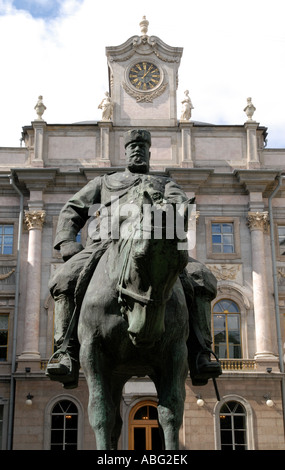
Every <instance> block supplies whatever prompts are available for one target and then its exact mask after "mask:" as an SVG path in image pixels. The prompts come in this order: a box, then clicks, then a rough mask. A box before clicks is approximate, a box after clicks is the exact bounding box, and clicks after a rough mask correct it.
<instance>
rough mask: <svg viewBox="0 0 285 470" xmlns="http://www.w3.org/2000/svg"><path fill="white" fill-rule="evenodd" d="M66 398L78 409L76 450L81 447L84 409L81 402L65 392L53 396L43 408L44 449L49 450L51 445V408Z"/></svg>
mask: <svg viewBox="0 0 285 470" xmlns="http://www.w3.org/2000/svg"><path fill="white" fill-rule="evenodd" d="M64 400H68V401H71V402H72V403H74V405H76V407H77V411H78V421H77V450H82V449H83V437H84V410H83V406H82V404H81V402H80V401H79V400H78V399H77V398H76V397H74V396H72V395H69V394H68V393H66V394H59V395H57V396H55V397H53V398H52V399H51V400H50V401H49V403H47V406H46V408H45V416H44V419H45V421H44V422H45V426H44V445H43V447H44V450H50V446H51V424H52V410H53V408H54V406H55V405H56V404H57V403H58V402H60V401H64Z"/></svg>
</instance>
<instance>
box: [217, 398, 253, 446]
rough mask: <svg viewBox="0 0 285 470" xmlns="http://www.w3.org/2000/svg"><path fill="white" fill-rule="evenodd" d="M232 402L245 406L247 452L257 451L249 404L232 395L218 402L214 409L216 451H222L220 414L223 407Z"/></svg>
mask: <svg viewBox="0 0 285 470" xmlns="http://www.w3.org/2000/svg"><path fill="white" fill-rule="evenodd" d="M230 401H235V402H237V403H239V404H240V405H242V406H243V408H244V409H245V413H246V416H245V422H246V440H247V450H255V442H254V432H253V431H254V430H253V411H252V408H251V406H250V404H249V403H248V401H247V400H245V399H244V398H243V397H241V396H239V395H236V394H231V395H225V396H224V397H222V398H221V400H220V401H218V402H217V403H216V405H215V407H214V436H215V449H216V450H221V424H220V414H221V409H222V407H223V406H224V405H225V404H226V403H227V402H230Z"/></svg>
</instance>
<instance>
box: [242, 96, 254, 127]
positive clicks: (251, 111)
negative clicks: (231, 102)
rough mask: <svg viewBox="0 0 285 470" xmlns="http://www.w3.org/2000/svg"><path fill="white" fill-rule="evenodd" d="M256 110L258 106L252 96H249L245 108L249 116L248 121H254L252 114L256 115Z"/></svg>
mask: <svg viewBox="0 0 285 470" xmlns="http://www.w3.org/2000/svg"><path fill="white" fill-rule="evenodd" d="M255 110H256V108H255V106H254V105H253V104H252V101H251V98H247V105H246V107H245V108H244V112H245V114H246V115H247V117H248V119H247V122H251V121H253V119H252V116H253V115H254V112H255Z"/></svg>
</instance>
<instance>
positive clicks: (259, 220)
mask: <svg viewBox="0 0 285 470" xmlns="http://www.w3.org/2000/svg"><path fill="white" fill-rule="evenodd" d="M247 225H248V227H249V228H250V230H263V231H264V232H266V231H267V230H268V227H269V218H268V212H248V215H247Z"/></svg>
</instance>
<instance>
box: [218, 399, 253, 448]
mask: <svg viewBox="0 0 285 470" xmlns="http://www.w3.org/2000/svg"><path fill="white" fill-rule="evenodd" d="M246 422H247V420H246V411H245V408H244V407H243V405H242V404H241V403H239V402H237V401H228V402H226V403H224V404H223V406H222V407H221V409H220V439H221V441H220V442H221V450H247V429H246Z"/></svg>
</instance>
